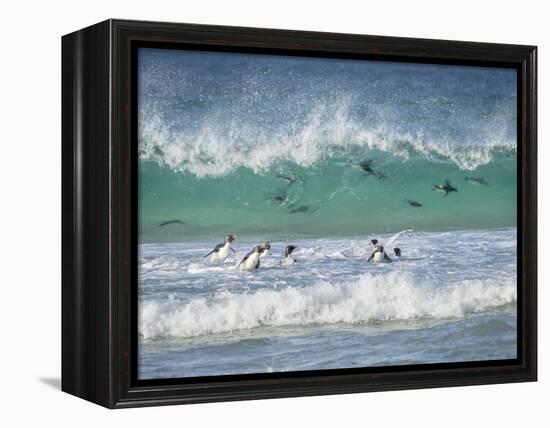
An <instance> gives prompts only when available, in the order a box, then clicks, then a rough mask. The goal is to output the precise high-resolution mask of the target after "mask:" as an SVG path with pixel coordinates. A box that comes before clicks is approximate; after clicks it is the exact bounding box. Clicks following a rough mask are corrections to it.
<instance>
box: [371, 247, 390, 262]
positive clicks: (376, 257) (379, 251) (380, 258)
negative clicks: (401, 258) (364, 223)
mask: <svg viewBox="0 0 550 428" xmlns="http://www.w3.org/2000/svg"><path fill="white" fill-rule="evenodd" d="M367 262H376V263H380V262H385V263H391V262H392V261H391V259H390V257H389V256H388V255H387V254H386V252H385V251H384V247H383V246H382V245H377V246H376V247H375V249H374V251H373V252H372V254H371V255H370V257H369V258H368V259H367Z"/></svg>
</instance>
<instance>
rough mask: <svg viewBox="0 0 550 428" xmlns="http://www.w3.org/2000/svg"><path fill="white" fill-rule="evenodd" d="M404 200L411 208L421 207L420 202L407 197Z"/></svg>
mask: <svg viewBox="0 0 550 428" xmlns="http://www.w3.org/2000/svg"><path fill="white" fill-rule="evenodd" d="M406 202H407V203H408V204H409V205H410V206H411V207H413V208H422V204H421V203H420V202H417V201H413V200H412V199H407V200H406Z"/></svg>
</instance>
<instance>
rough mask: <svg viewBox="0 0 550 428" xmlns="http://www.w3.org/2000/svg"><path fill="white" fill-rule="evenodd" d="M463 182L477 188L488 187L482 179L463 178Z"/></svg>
mask: <svg viewBox="0 0 550 428" xmlns="http://www.w3.org/2000/svg"><path fill="white" fill-rule="evenodd" d="M464 180H465V181H467V182H468V183H470V184H475V185H478V186H485V187H488V186H489V183H487V182H486V181H485V179H484V178H483V177H464Z"/></svg>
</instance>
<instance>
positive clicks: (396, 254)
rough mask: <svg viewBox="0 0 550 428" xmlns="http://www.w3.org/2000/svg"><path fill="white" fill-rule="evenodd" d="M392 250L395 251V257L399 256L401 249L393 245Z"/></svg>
mask: <svg viewBox="0 0 550 428" xmlns="http://www.w3.org/2000/svg"><path fill="white" fill-rule="evenodd" d="M393 252H394V253H395V256H396V257H401V249H400V248H397V247H395V248H394V249H393Z"/></svg>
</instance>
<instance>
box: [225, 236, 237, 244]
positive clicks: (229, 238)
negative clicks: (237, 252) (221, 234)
mask: <svg viewBox="0 0 550 428" xmlns="http://www.w3.org/2000/svg"><path fill="white" fill-rule="evenodd" d="M235 239H237V235H232V234H229V235H227V236H226V237H225V242H229V243H231V242H233V241H234V240H235Z"/></svg>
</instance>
